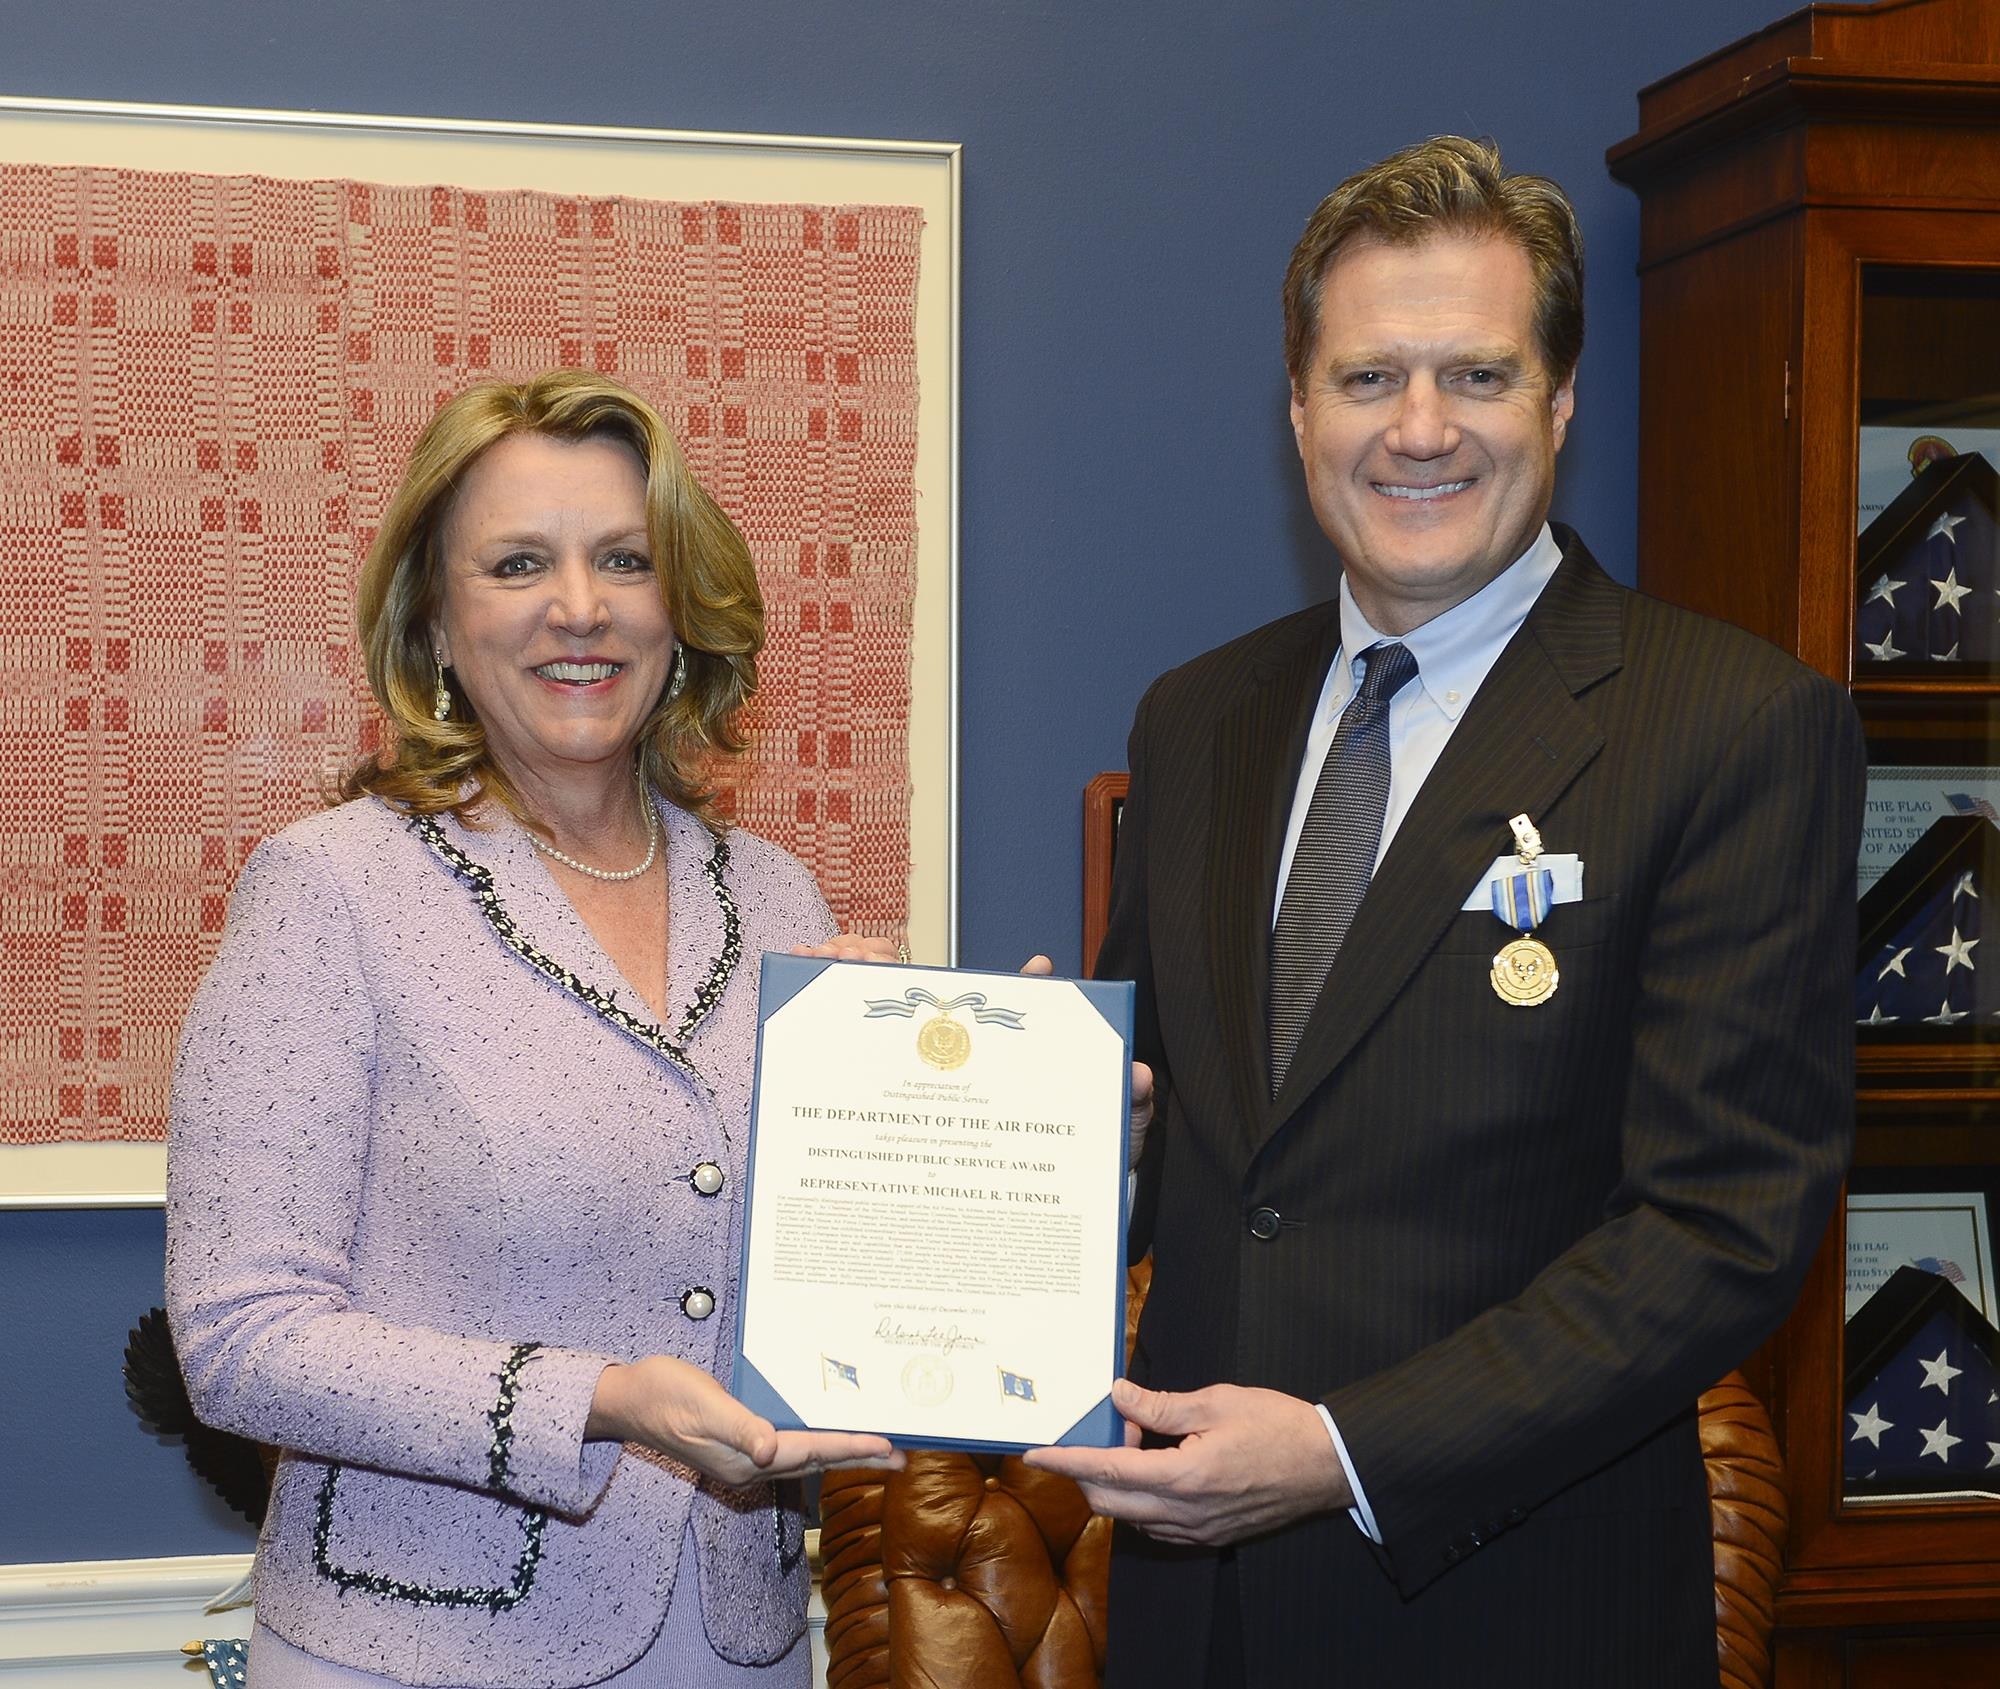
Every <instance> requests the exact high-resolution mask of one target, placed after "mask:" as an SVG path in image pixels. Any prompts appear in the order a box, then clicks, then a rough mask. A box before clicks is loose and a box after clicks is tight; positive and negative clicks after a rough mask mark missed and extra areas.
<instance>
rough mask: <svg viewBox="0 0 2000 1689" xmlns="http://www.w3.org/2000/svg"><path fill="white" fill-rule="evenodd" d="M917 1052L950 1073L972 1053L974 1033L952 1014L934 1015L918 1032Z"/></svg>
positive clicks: (961, 1064) (932, 1064) (962, 1064)
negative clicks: (952, 1016)
mask: <svg viewBox="0 0 2000 1689" xmlns="http://www.w3.org/2000/svg"><path fill="white" fill-rule="evenodd" d="M917 1054H918V1055H920V1056H922V1057H923V1058H924V1060H925V1061H927V1062H929V1063H930V1064H931V1066H932V1067H934V1068H936V1069H937V1070H938V1071H939V1072H940V1073H949V1072H951V1070H952V1069H953V1068H955V1067H963V1066H964V1065H965V1062H966V1058H967V1057H968V1056H970V1055H971V1054H972V1034H971V1033H969V1032H967V1031H966V1030H965V1028H964V1027H962V1026H960V1025H959V1024H958V1022H957V1021H955V1020H953V1019H952V1018H951V1016H950V1015H933V1016H932V1017H931V1018H930V1019H929V1020H927V1021H925V1022H924V1024H923V1029H922V1030H921V1031H920V1032H918V1034H917Z"/></svg>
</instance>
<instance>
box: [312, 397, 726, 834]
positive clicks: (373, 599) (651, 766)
mask: <svg viewBox="0 0 2000 1689" xmlns="http://www.w3.org/2000/svg"><path fill="white" fill-rule="evenodd" d="M515 434H541V435H545V436H547V437H548V438H550V439H552V440H565V441H571V442H574V441H580V440H615V441H619V442H622V443H623V444H625V445H627V446H629V447H631V448H632V450H633V451H634V452H635V453H637V454H638V458H639V462H640V464H641V465H642V466H643V468H644V470H645V474H646V533H647V539H648V542H649V544H650V546H651V549H652V553H653V568H654V575H655V578H656V580H657V581H658V583H659V590H660V598H661V601H662V602H663V603H664V604H665V605H666V608H667V615H668V616H669V618H671V620H672V622H673V627H674V632H675V634H676V635H677V636H678V638H679V639H680V641H681V643H682V645H683V646H684V647H685V648H686V651H687V682H686V684H685V685H684V686H683V687H682V689H681V692H680V695H679V696H678V697H675V698H671V699H669V698H668V697H667V696H666V695H665V694H664V692H663V693H662V695H661V696H660V698H659V700H658V701H657V702H656V703H655V704H654V707H653V710H652V713H651V714H650V715H649V716H648V717H647V718H646V721H645V723H644V724H643V725H642V726H641V728H640V730H639V745H638V768H639V773H640V775H641V776H642V777H643V778H644V779H645V780H646V781H647V782H648V783H649V784H651V785H653V786H656V787H658V788H659V790H660V791H661V792H663V793H664V794H665V795H666V796H667V797H668V799H670V800H671V801H672V802H673V803H675V804H678V805H679V806H680V807H681V808H683V809H687V810H690V811H692V812H693V813H694V814H696V815H698V816H699V817H700V818H701V820H702V821H703V823H704V824H705V825H706V826H707V827H708V828H709V830H710V831H711V832H714V833H716V834H718V835H719V834H721V833H722V832H723V831H724V828H725V825H726V824H725V822H724V821H723V819H722V817H721V815H720V813H719V812H718V810H717V808H716V804H715V796H714V793H713V791H712V790H711V789H710V787H709V786H708V785H707V784H706V780H705V776H706V771H707V768H708V765H709V764H710V762H711V761H712V759H713V758H714V757H715V756H716V755H717V754H734V753H736V752H739V751H741V750H742V749H743V744H744V740H743V735H742V731H741V727H740V720H739V718H740V716H741V712H742V709H743V706H744V704H745V703H747V702H748V701H749V698H750V695H751V694H752V693H753V692H754V691H755V690H756V689H757V653H758V651H759V650H761V649H762V647H763V644H764V600H763V597H762V595H761V594H760V593H759V592H758V590H757V575H756V571H755V569H754V568H753V566H752V565H751V561H750V548H749V547H748V546H747V545H746V544H745V543H744V540H743V536H742V535H741V534H740V533H738V532H737V531H736V526H735V524H734V523H732V522H731V521H730V520H729V518H728V517H727V516H726V515H724V514H723V511H722V508H721V506H719V505H718V504H717V503H716V502H715V500H714V499H712V498H710V497H709V495H708V494H707V492H705V491H704V490H703V489H702V487H701V485H700V483H699V482H697V481H696V480H695V478H694V476H693V475H692V474H691V473H689V470H688V466H687V460H686V459H685V458H684V457H682V456H681V450H680V447H679V446H678V445H677V444H675V442H674V437H673V435H672V434H671V433H669V432H668V430H667V425H666V424H665V423H664V422H663V421H661V419H660V415H659V413H658V412H657V411H655V410H654V409H653V407H652V406H651V405H649V404H647V403H646V401H645V400H644V399H642V398H640V397H639V396H638V395H637V394H636V393H634V392H632V391H631V390H630V389H629V388H626V387H624V386H622V385H620V384H619V383H618V382H616V381H613V380H611V379H610V378H609V377H606V376H602V375H597V374H594V373H592V372H590V371H588V370H551V371H549V372H548V373H547V374H545V375H538V376H536V377H535V378H534V379H533V380H532V381H524V382H503V381H491V382H484V383H482V384H480V385H479V386H477V387H469V388H467V389H466V390H465V391H464V392H463V393H460V394H458V395H457V396H456V397H455V398H453V399H452V400H450V401H449V402H448V403H447V404H446V405H445V406H444V408H443V409H442V410H440V411H439V412H438V413H437V415H436V416H435V417H434V418H432V420H431V423H430V426H429V427H428V428H426V429H425V430H424V431H423V433H422V435H421V436H420V437H419V438H418V440H417V443H416V446H415V447H414V448H413V449H412V450H411V452H410V462H409V467H408V468H407V469H406V470H405V471H404V474H403V484H402V485H401V486H400V487H398V488H397V489H396V496H395V497H394V498H393V499H391V500H390V501H389V508H388V510H387V512H386V513H385V514H384V516H383V518H382V526H381V529H380V531H379V532H378V533H377V534H376V536H375V543H374V544H373V545H372V546H370V547H369V548H368V558H367V561H366V562H365V563H364V564H363V565H362V569H361V582H360V586H359V589H358V591H357V594H356V600H357V603H356V610H357V616H358V620H359V622H360V628H361V645H362V650H363V652H364V654H365V656H366V660H367V665H368V686H369V690H370V691H372V692H373V693H374V695H375V702H376V703H377V704H378V705H379V706H380V707H381V709H382V712H383V713H384V714H385V715H386V716H388V718H389V720H390V721H391V722H392V723H393V724H394V728H395V740H394V743H393V744H392V745H391V746H389V747H388V748H386V749H385V750H383V751H380V752H377V753H376V754H375V755H373V756H369V757H366V758H364V759H363V760H362V761H361V762H360V763H359V764H358V765H356V766H355V767H354V768H353V769H352V770H350V771H349V772H348V774H347V776H346V777H345V778H344V779H343V780H342V781H341V784H340V795H341V796H342V797H343V798H353V797H359V796H361V795H362V794H363V793H369V794H372V795H374V796H376V797H379V798H382V799H384V800H386V801H387V802H389V803H392V804H395V805H397V806H398V807H399V808H402V809H405V810H408V811H410V812H411V813H413V814H417V815H435V814H437V813H439V812H441V811H447V810H448V811H450V812H451V813H452V814H454V815H456V816H457V817H459V819H460V820H468V819H469V818H470V817H471V812H472V811H473V810H475V809H476V808H477V807H478V806H479V805H480V804H481V803H482V802H484V801H485V800H486V799H488V798H491V799H492V800H493V801H494V802H496V803H498V804H499V805H501V806H502V807H503V808H504V809H506V810H507V811H508V812H509V813H510V814H512V815H514V816H515V817H516V818H517V819H519V820H521V821H523V822H525V823H526V824H528V825H530V826H536V825H537V823H536V820H535V818H534V817H533V816H532V815H530V814H529V813H528V811H527V809H526V807H525V805H524V804H523V802H522V800H521V796H520V794H519V793H518V792H517V791H516V790H515V789H514V787H513V785H512V784H511V782H509V780H508V779H507V777H506V774H505V773H504V772H503V771H502V770H501V768H500V767H499V766H498V764H497V763H495V762H494V760H493V758H492V756H491V753H490V751H489V749H488V746H487V743H486V733H485V730H484V729H483V728H482V727H481V726H480V724H479V718H478V714H477V712H476V711H475V710H474V708H473V706H472V703H471V700H470V699H468V698H467V697H466V695H465V693H464V692H463V691H462V690H460V689H459V688H458V687H457V685H456V684H454V683H453V682H452V679H451V676H450V674H449V671H447V675H446V680H447V684H448V685H449V686H450V690H451V697H452V709H451V715H450V717H449V719H447V720H445V721H438V720H435V719H434V717H433V714H432V710H433V702H434V698H435V692H436V685H437V678H438V676H437V664H436V659H435V656H434V655H433V651H432V638H431V630H432V628H433V627H434V626H435V624H436V621H437V617H438V610H439V605H440V603H441V600H442V598H443V592H444V564H445V559H444V555H443V542H444V536H445V532H446V529H447V527H448V526H449V523H450V519H451V514H452V509H453V506H454V504H455V502H456V499H457V494H458V489H459V486H460V484H461V482H462V481H463V479H464V477H465V475H466V472H467V471H468V470H470V469H471V467H472V465H473V464H474V462H476V461H477V460H478V458H479V457H480V455H481V454H482V453H484V452H486V451H487V450H489V449H490V448H491V447H492V446H494V445H495V444H496V443H498V442H499V441H501V440H504V439H507V438H508V437H509V436H510V435H515Z"/></svg>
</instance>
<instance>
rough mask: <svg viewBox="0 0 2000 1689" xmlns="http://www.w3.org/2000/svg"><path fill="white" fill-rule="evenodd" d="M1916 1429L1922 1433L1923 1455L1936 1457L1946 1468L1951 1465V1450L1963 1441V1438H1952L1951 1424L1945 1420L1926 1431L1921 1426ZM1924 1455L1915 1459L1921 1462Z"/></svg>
mask: <svg viewBox="0 0 2000 1689" xmlns="http://www.w3.org/2000/svg"><path fill="white" fill-rule="evenodd" d="M1917 1429H1918V1430H1919V1431H1923V1432H1924V1454H1934V1455H1936V1456H1937V1457H1938V1459H1939V1460H1941V1461H1943V1462H1944V1463H1945V1464H1946V1465H1947V1466H1949V1465H1950V1464H1951V1451H1952V1449H1953V1448H1954V1447H1955V1446H1956V1445H1958V1444H1959V1443H1962V1442H1964V1441H1965V1439H1964V1438H1963V1437H1954V1436H1953V1435H1952V1434H1951V1422H1950V1421H1949V1420H1946V1419H1940V1420H1939V1421H1938V1422H1937V1424H1935V1425H1933V1426H1932V1427H1931V1428H1930V1429H1929V1430H1928V1431H1925V1430H1924V1427H1923V1426H1921V1425H1919V1426H1918V1427H1917ZM1924 1454H1920V1455H1918V1456H1917V1458H1918V1459H1919V1460H1922V1459H1923V1458H1924Z"/></svg>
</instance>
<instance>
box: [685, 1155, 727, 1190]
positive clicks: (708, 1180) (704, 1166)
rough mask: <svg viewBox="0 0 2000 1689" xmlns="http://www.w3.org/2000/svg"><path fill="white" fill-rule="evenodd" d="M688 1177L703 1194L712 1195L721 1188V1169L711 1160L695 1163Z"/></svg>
mask: <svg viewBox="0 0 2000 1689" xmlns="http://www.w3.org/2000/svg"><path fill="white" fill-rule="evenodd" d="M688 1179H689V1181H690V1182H691V1183H692V1184H693V1185H694V1188H695V1189H696V1190H698V1191H700V1192H701V1194H702V1195H703V1196H713V1195H715V1193H716V1192H717V1191H719V1190H721V1189H722V1169H721V1168H720V1167H718V1166H716V1164H715V1163H714V1162H712V1161H703V1162H699V1163H697V1164H696V1166H695V1169H694V1171H693V1172H692V1173H690V1174H689V1175H688Z"/></svg>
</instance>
